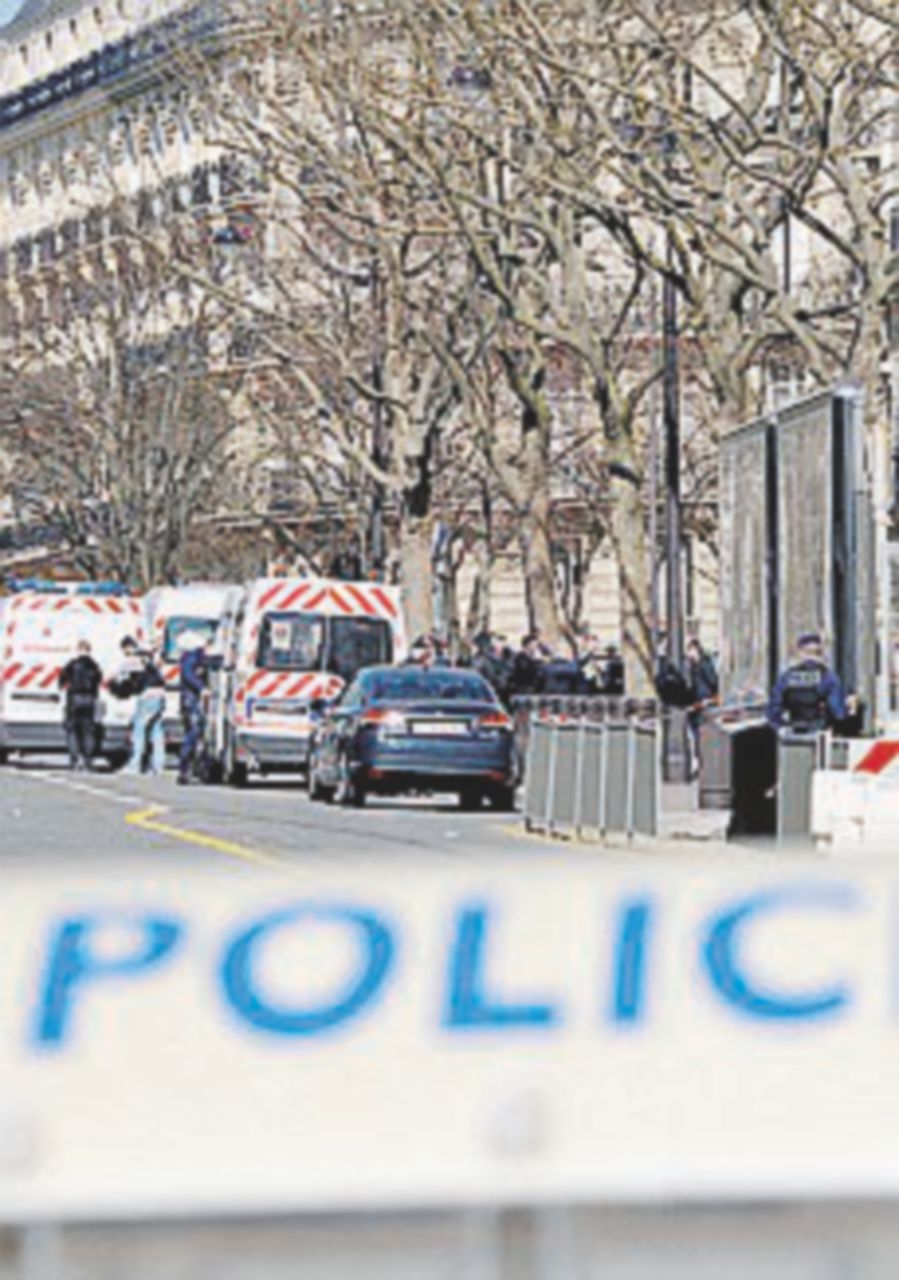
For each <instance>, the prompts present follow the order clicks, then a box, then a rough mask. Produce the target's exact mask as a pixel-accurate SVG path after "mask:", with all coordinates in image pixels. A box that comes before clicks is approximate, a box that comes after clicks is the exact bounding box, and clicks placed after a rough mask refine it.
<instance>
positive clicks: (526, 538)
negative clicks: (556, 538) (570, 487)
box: [518, 483, 563, 649]
mask: <svg viewBox="0 0 899 1280" xmlns="http://www.w3.org/2000/svg"><path fill="white" fill-rule="evenodd" d="M549 522H550V498H549V492H548V487H547V485H546V484H545V483H544V484H543V485H542V486H541V488H540V489H539V490H538V491H537V492H535V493H533V494H532V496H531V500H530V502H529V503H528V506H527V509H526V510H525V511H524V512H523V513H522V516H521V522H520V527H519V535H518V536H519V543H520V546H521V559H522V564H523V566H524V586H525V598H526V600H527V610H528V625H529V627H530V628H531V629H532V630H537V631H539V632H540V635H541V637H542V639H543V641H544V643H546V644H548V645H549V647H550V648H551V649H557V648H558V647H559V645H560V644H561V643H562V638H563V630H562V622H561V618H560V616H559V605H558V600H557V599H556V584H555V578H554V575H553V561H552V542H551V539H550V523H549Z"/></svg>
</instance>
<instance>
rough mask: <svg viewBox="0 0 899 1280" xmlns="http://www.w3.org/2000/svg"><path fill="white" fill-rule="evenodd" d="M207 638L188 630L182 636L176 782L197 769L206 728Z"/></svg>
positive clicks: (179, 665)
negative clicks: (181, 734)
mask: <svg viewBox="0 0 899 1280" xmlns="http://www.w3.org/2000/svg"><path fill="white" fill-rule="evenodd" d="M209 639H210V638H209V636H206V635H203V634H202V633H201V632H199V631H189V632H187V633H186V634H185V635H184V636H182V638H181V643H182V653H181V659H180V662H179V664H178V671H179V683H180V686H181V722H182V724H183V726H184V737H183V739H182V741H181V752H180V754H179V757H178V782H179V783H180V784H181V785H182V786H185V785H186V784H187V783H189V782H190V781H191V778H192V776H193V774H194V771H195V769H196V764H197V753H198V751H199V748H200V745H201V743H202V741H203V736H204V734H205V732H206V699H207V697H208V689H209Z"/></svg>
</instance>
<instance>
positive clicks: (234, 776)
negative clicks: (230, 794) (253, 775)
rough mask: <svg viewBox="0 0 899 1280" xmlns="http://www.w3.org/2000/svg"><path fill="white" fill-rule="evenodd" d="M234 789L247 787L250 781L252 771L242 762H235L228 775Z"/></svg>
mask: <svg viewBox="0 0 899 1280" xmlns="http://www.w3.org/2000/svg"><path fill="white" fill-rule="evenodd" d="M228 781H229V782H230V783H231V786H232V787H245V786H246V785H247V783H248V782H249V781H250V771H249V769H248V768H247V766H246V765H245V764H244V763H243V761H242V760H235V761H234V763H233V764H232V766H231V771H230V773H229V774H228Z"/></svg>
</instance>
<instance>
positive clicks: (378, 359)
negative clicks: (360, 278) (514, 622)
mask: <svg viewBox="0 0 899 1280" xmlns="http://www.w3.org/2000/svg"><path fill="white" fill-rule="evenodd" d="M371 312H372V322H373V334H372V370H371V381H372V388H373V390H374V392H375V396H376V397H377V398H376V399H375V400H374V402H373V406H372V438H371V460H372V462H373V464H374V466H375V467H376V468H377V469H378V470H383V468H384V466H385V465H386V447H385V446H386V442H385V439H384V402H383V394H384V365H383V359H384V357H383V351H382V348H381V335H382V333H383V328H384V325H383V320H384V317H383V314H382V312H383V305H382V298H381V289H380V285H379V279H378V264H377V261H376V260H375V261H373V262H372V270H371ZM368 551H369V571H370V572H373V573H374V574H375V575H376V576H377V577H378V578H383V576H384V569H385V545H384V485H383V484H382V482H381V481H380V480H379V479H378V478H377V477H376V478H375V480H374V481H373V487H372V495H371V507H370V510H369V526H368Z"/></svg>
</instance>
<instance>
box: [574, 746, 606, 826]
mask: <svg viewBox="0 0 899 1280" xmlns="http://www.w3.org/2000/svg"><path fill="white" fill-rule="evenodd" d="M582 744H583V746H582V755H581V770H580V777H581V803H580V810H579V813H578V827H579V829H580V830H582V831H595V832H596V834H597V835H601V834H602V833H603V832H604V831H605V829H606V811H605V793H606V789H605V763H606V726H605V725H604V724H601V723H587V724H585V725H584V726H583V737H582Z"/></svg>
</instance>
